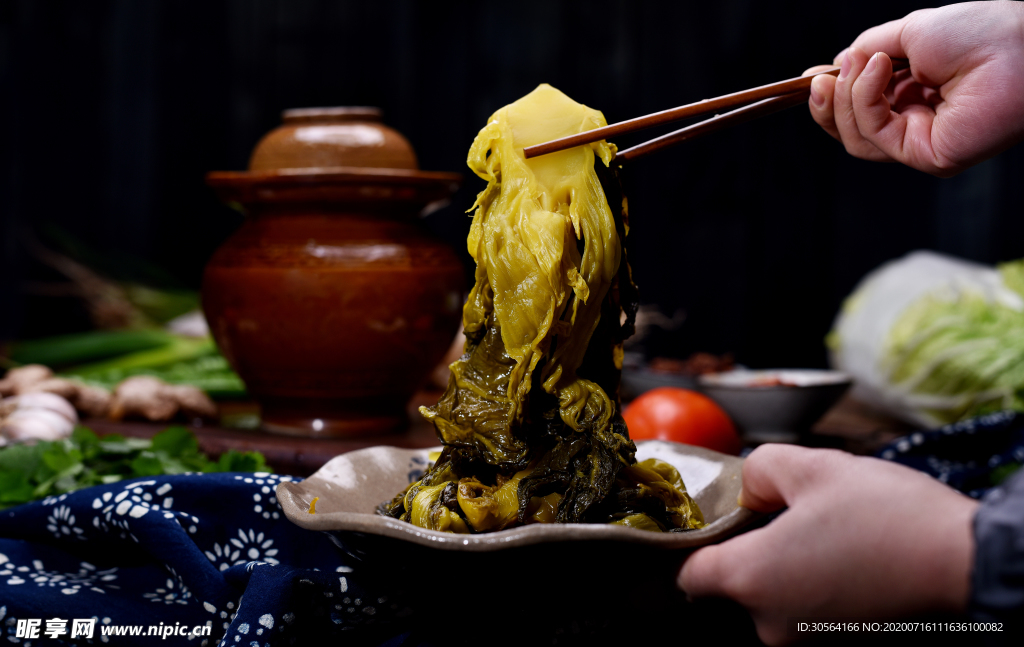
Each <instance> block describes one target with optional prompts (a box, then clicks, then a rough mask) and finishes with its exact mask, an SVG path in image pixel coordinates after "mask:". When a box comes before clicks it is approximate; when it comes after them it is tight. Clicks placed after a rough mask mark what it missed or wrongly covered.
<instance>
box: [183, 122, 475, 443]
mask: <svg viewBox="0 0 1024 647" xmlns="http://www.w3.org/2000/svg"><path fill="white" fill-rule="evenodd" d="M317 110H320V111H321V112H322V114H320V115H319V116H317ZM289 114H292V115H295V114H298V115H299V117H298V118H294V119H289ZM353 125H356V126H359V128H360V129H363V130H362V132H361V133H358V132H357V135H355V136H352V134H351V133H352V131H351V129H349V132H348V133H347V134H346V132H345V130H346V128H347V127H350V126H353ZM310 128H313V129H319V130H318V131H317V130H314V131H313V132H312V133H309V132H307V133H305V134H304V133H303V132H302V130H303V129H310ZM332 129H333V132H332ZM374 129H378V130H379V131H380V137H375V136H374V135H373V134H372V131H373V130H374ZM279 131H280V132H279ZM289 141H291V142H292V144H293V145H289V143H288V142H289ZM296 141H298V142H300V143H301V145H299V146H296V145H294V143H295V142H296ZM296 147H297V148H299V149H305V153H303V152H302V151H301V150H300V151H296V150H295V148H296ZM403 148H404V150H403ZM346 149H347V150H346ZM306 158H312V159H313V161H312V162H309V164H310V165H308V166H301V164H303V163H304V162H303V160H304V159H306ZM403 160H404V161H403ZM385 163H390V164H406V165H407V166H406V167H399V168H394V167H392V168H387V167H378V166H369V164H385ZM278 164H288V166H285V167H280V166H277V167H275V165H278ZM317 164H321V165H322V164H330V166H317ZM346 164H350V165H348V166H346ZM410 165H411V168H410V167H409V166H410ZM251 166H252V167H253V168H252V169H251V170H250V171H248V172H236V173H231V172H218V173H211V174H210V175H209V176H208V183H209V184H210V185H211V186H212V187H214V189H215V190H216V191H217V192H218V193H219V194H220V196H221V198H222V199H224V200H225V201H228V202H230V203H235V204H238V205H241V206H242V208H243V209H244V211H245V213H246V216H247V218H246V221H245V223H244V224H243V225H242V227H241V228H239V230H238V231H237V232H235V234H234V235H232V236H231V237H230V238H229V239H228V240H227V242H225V243H224V245H223V246H221V247H220V249H218V250H217V251H216V253H215V254H214V255H213V257H212V258H211V260H210V262H209V264H208V265H207V267H206V272H205V275H204V278H203V289H202V298H203V309H204V312H205V314H206V318H207V321H208V322H209V324H210V329H211V331H212V333H213V336H214V338H215V339H216V341H217V343H218V345H219V346H220V349H221V351H222V352H223V353H224V355H225V356H226V357H227V358H228V360H229V361H230V362H231V365H232V366H233V367H234V368H235V370H236V371H237V372H238V374H239V375H240V376H241V378H242V379H243V380H244V381H245V384H246V387H247V389H248V390H249V392H250V394H251V395H252V396H253V397H254V398H255V399H256V400H257V401H258V402H259V403H260V405H261V412H262V419H263V424H264V427H265V428H266V429H268V430H270V431H276V432H281V433H289V434H296V435H303V436H341V435H355V434H366V433H374V432H386V431H394V430H396V429H400V428H402V427H403V426H404V425H406V424H407V418H406V414H405V407H406V403H407V402H408V400H409V399H410V397H411V396H412V394H413V392H414V391H415V390H416V389H417V388H418V387H419V386H420V385H421V383H422V382H423V380H424V379H425V377H426V376H427V374H428V373H429V372H430V370H431V369H432V368H433V367H434V366H435V365H436V364H437V362H439V361H440V360H441V358H442V357H443V355H444V353H445V351H446V349H447V348H448V346H449V345H450V344H451V341H452V339H453V337H454V335H455V332H456V330H457V328H458V323H459V320H460V316H461V310H462V299H463V290H464V280H463V268H462V266H461V263H460V262H459V260H458V257H457V256H456V255H455V253H454V252H453V251H452V250H451V249H449V248H448V247H447V246H446V245H445V244H443V243H441V242H440V241H438V240H435V239H434V238H432V237H431V236H429V235H428V234H427V233H426V232H425V231H424V230H423V229H422V227H421V226H420V225H419V223H418V222H417V219H418V216H419V214H420V213H421V212H422V211H423V210H424V208H426V207H427V205H428V204H431V203H436V202H438V201H441V200H446V199H447V198H449V197H450V196H451V194H452V193H453V192H454V191H455V189H456V188H457V187H458V183H459V181H460V179H461V178H460V176H459V175H457V174H452V173H430V172H424V171H418V170H416V158H415V154H414V153H413V152H412V149H411V147H410V146H409V144H408V142H406V141H405V139H404V138H403V137H401V135H399V134H398V133H396V132H395V131H393V130H391V129H387V128H386V127H384V126H382V125H381V124H380V123H379V112H374V111H372V109H365V108H360V109H338V108H331V109H305V110H303V111H289V112H286V113H285V124H284V126H283V127H282V128H281V129H278V131H274V132H272V133H270V134H269V135H268V136H267V137H265V138H264V139H263V140H262V141H261V143H260V145H259V146H257V148H256V150H255V151H254V153H253V157H252V161H251ZM256 167H259V170H256Z"/></svg>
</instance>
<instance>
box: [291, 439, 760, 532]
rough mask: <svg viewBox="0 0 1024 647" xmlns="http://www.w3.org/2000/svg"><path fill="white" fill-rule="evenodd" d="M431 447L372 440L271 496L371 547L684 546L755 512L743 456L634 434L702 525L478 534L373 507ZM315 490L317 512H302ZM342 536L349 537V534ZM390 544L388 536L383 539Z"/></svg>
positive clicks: (417, 467)
mask: <svg viewBox="0 0 1024 647" xmlns="http://www.w3.org/2000/svg"><path fill="white" fill-rule="evenodd" d="M431 451H435V450H429V449H399V448H396V447H372V448H369V449H362V450H358V451H354V452H349V453H347V454H342V455H341V456H338V457H336V458H334V459H333V460H331V461H330V462H328V463H327V464H326V465H324V466H323V467H322V468H320V470H319V471H318V472H316V473H315V474H314V475H313V476H311V477H309V478H308V479H306V480H305V481H302V482H300V483H290V482H284V483H281V484H280V485H278V487H277V498H278V500H279V501H280V502H281V505H282V507H283V508H284V513H285V515H287V516H288V519H290V520H291V521H292V522H293V523H295V524H297V525H299V526H302V527H303V528H307V529H309V530H320V531H325V532H330V533H333V534H336V535H337V536H338V537H339V538H341V539H343V540H344V539H345V538H346V537H347V538H348V539H353V538H357V539H359V540H360V541H357V542H355V543H359V544H362V545H368V546H370V548H371V549H372V546H373V544H374V542H372V541H370V542H368V541H366V540H367V539H368V538H371V537H380V538H390V539H393V540H399V541H400V542H407V543H411V544H415V545H419V546H424V547H430V548H431V549H435V550H447V551H468V552H491V551H505V550H509V549H513V548H517V547H525V546H531V545H535V544H548V543H552V542H572V543H575V542H616V543H617V542H622V543H625V544H634V545H637V546H649V547H652V548H662V549H670V550H674V549H688V548H695V547H698V546H702V545H705V544H710V543H715V542H719V541H722V540H723V539H725V538H726V537H728V536H730V535H732V534H735V533H736V532H737V531H739V530H740V529H741V528H743V527H744V526H746V525H747V524H749V523H750V522H752V521H753V520H754V519H755V517H756V515H755V513H753V512H751V511H750V510H747V509H746V508H741V507H739V506H738V505H737V503H736V500H737V497H738V495H739V492H740V483H741V482H740V472H741V468H742V465H743V459H741V458H737V457H735V456H728V455H725V454H720V453H718V452H714V451H711V450H708V449H703V448H700V447H692V446H690V445H680V444H677V443H667V442H661V441H641V442H638V443H637V460H644V459H647V458H652V457H653V458H660V459H661V460H664V461H666V462H668V463H671V464H672V465H674V466H675V467H676V469H678V470H679V473H680V474H681V475H682V477H683V481H684V482H685V483H686V488H687V490H688V491H689V493H690V494H691V496H693V497H694V498H695V499H696V500H697V504H698V505H699V506H700V508H701V511H702V512H703V514H704V520H705V521H706V522H707V525H706V526H705V527H704V528H701V529H700V530H693V531H689V532H682V533H656V532H649V531H643V530H637V529H635V528H627V527H623V526H615V525H608V524H534V525H530V526H521V527H518V528H513V529H511V530H503V531H500V532H493V533H484V534H479V535H456V534H451V533H442V532H436V531H432V530H425V529H423V528H419V527H416V526H413V525H412V524H409V523H406V522H403V521H398V520H397V519H393V518H390V517H383V516H380V515H377V514H375V513H374V510H375V508H376V507H377V505H378V504H380V503H382V502H384V501H390V500H391V498H392V497H394V495H395V494H396V493H398V492H399V491H400V490H402V489H403V488H404V487H405V486H406V485H407V484H409V483H410V482H411V481H413V480H416V479H418V478H420V477H421V476H422V474H423V471H424V469H425V468H426V466H427V455H428V454H429V453H430V452H431ZM314 497H319V500H318V501H317V503H316V514H310V513H309V504H310V502H311V501H312V500H313V498H314ZM348 543H350V544H351V543H352V542H351V541H349V542H348ZM388 543H390V542H388Z"/></svg>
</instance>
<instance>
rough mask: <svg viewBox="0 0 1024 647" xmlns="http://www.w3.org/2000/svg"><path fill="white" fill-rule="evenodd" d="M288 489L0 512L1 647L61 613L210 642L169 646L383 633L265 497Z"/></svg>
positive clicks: (219, 481)
mask: <svg viewBox="0 0 1024 647" xmlns="http://www.w3.org/2000/svg"><path fill="white" fill-rule="evenodd" d="M293 480H300V479H293V478H291V477H287V476H286V477H281V476H276V475H271V474H267V473H250V474H239V473H233V474H225V473H211V474H204V475H198V474H195V475H184V474H182V475H171V476H156V477H143V478H139V479H135V480H132V481H120V482H117V483H110V484H107V485H100V486H96V487H95V488H91V489H88V490H81V491H79V492H74V493H70V494H67V495H58V496H54V497H49V498H47V499H45V500H43V501H39V502H36V503H30V504H27V505H25V506H19V507H17V508H11V509H8V510H4V511H2V512H0V553H2V554H3V557H0V605H2V604H6V605H7V610H8V611H7V614H6V617H2V618H0V626H2V627H3V631H0V641H2V642H4V643H5V644H6V643H7V642H8V638H9V637H11V638H14V637H16V636H14V633H13V630H12V631H10V632H8V631H7V627H6V626H3V625H6V622H7V620H8V619H9V618H10V617H11V616H16V617H17V618H18V619H20V618H22V617H26V618H31V617H35V618H42V617H43V616H46V617H47V618H52V617H54V616H55V615H56V616H58V617H59V614H58V613H56V611H54V610H57V609H59V610H62V611H63V610H64V609H65V607H64V606H62V604H67V607H66V608H67V609H68V610H69V613H70V610H71V609H72V608H81V609H85V610H87V613H86V615H92V614H93V613H96V612H100V610H101V609H103V610H104V611H102V612H100V618H99V621H100V622H103V621H104V620H106V623H107V624H110V625H120V626H123V625H147V624H154V625H156V624H160V622H163V623H165V624H172V623H177V622H179V621H180V623H181V625H182V626H184V625H186V624H189V625H191V626H201V625H204V624H209V626H210V627H211V628H212V630H213V632H212V635H211V636H208V637H205V636H204V637H196V638H195V639H193V640H191V641H187V640H184V639H183V638H182V639H180V640H179V641H175V640H171V641H170V642H169V643H168V644H172V643H174V642H178V643H179V644H190V645H192V646H193V647H211V646H212V645H215V644H218V643H219V642H221V641H224V644H229V645H251V644H252V643H253V642H256V643H257V644H259V645H260V647H264V646H265V645H266V644H267V643H270V644H273V645H277V644H288V642H289V640H290V639H292V638H297V637H300V636H304V635H310V634H308V632H309V631H310V630H312V631H314V632H320V631H321V630H322V631H323V632H324V636H325V637H328V636H333V637H334V638H342V636H344V637H345V638H343V640H348V641H349V642H351V639H353V638H355V636H356V634H358V633H359V632H360V631H362V629H363V628H364V627H366V626H367V625H369V624H374V625H377V624H379V623H380V622H381V621H382V620H385V621H388V622H391V621H393V620H390V619H392V618H395V617H396V614H397V611H396V610H395V609H394V608H392V607H391V606H389V605H382V604H380V601H381V599H384V598H382V597H381V596H380V595H370V594H368V592H367V591H366V589H365V588H363V586H362V584H363V583H362V581H361V580H359V579H352V578H358V576H357V575H356V574H355V573H354V572H353V569H352V568H351V567H349V566H348V565H347V564H346V562H345V561H344V560H345V559H346V558H345V555H346V553H345V552H344V550H342V551H339V550H338V549H337V548H336V547H335V545H334V544H333V543H332V541H331V539H330V538H329V537H328V536H327V535H324V534H322V533H312V532H309V531H307V530H303V529H301V528H299V527H298V526H295V525H293V524H291V523H290V522H288V521H287V519H286V518H285V515H284V513H283V511H282V510H281V506H280V503H279V502H278V500H277V496H276V491H275V489H276V487H277V486H278V485H279V484H280V483H281V482H282V481H293ZM172 521H173V523H172ZM76 528H78V529H80V530H82V531H83V532H76V530H75V529H76ZM79 536H81V537H83V538H84V539H86V541H82V540H79V539H78V537H79ZM118 536H120V537H122V538H125V539H126V541H125V542H123V543H121V542H118V541H117V538H118ZM58 538H59V539H58ZM90 562H91V563H90ZM44 564H45V567H44ZM92 564H100V565H101V566H100V567H98V568H97V567H95V566H92ZM111 567H113V568H111ZM118 569H120V570H118ZM62 589H67V591H66V592H65V591H62ZM97 589H98V590H97ZM11 600H13V601H15V606H14V607H12V606H11V603H10V602H9V601H11ZM371 600H372V602H371ZM65 601H67V603H65ZM243 603H244V604H243ZM389 604H390V600H389ZM12 609H13V611H12ZM93 609H95V611H93ZM107 609H109V611H107ZM46 614H49V615H48V616H47V615H46ZM382 615H383V616H384V618H382V617H381V616H382ZM318 623H322V624H319V626H318V627H316V625H317V624H318ZM310 627H314V628H313V629H310ZM340 632H344V633H340ZM374 635H376V634H374ZM236 637H237V638H238V641H237V642H236V641H235V639H236ZM108 640H110V642H111V643H113V642H117V640H118V639H117V638H113V639H110V638H108ZM10 642H14V641H10ZM25 642H26V641H24V640H23V641H22V642H21V643H19V644H24V643H25ZM31 642H32V643H34V644H37V645H41V644H42V642H46V641H37V640H32V641H31ZM93 642H94V643H95V644H101V643H102V642H103V636H100V635H98V636H96V637H95V638H94V639H93ZM355 642H356V643H359V640H358V639H355ZM53 643H54V644H57V643H59V640H54V641H53Z"/></svg>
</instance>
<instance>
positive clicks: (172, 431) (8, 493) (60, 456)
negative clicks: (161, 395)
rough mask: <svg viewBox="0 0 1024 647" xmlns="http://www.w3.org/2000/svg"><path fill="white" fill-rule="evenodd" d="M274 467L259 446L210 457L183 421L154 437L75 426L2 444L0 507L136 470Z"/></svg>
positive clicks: (124, 476) (173, 471) (151, 472)
mask: <svg viewBox="0 0 1024 647" xmlns="http://www.w3.org/2000/svg"><path fill="white" fill-rule="evenodd" d="M270 471H272V470H271V469H270V468H269V467H267V464H266V460H265V459H264V458H263V454H260V453H259V452H238V451H235V450H233V449H232V450H229V451H227V452H225V453H224V454H221V456H220V458H219V459H218V460H216V461H213V460H210V459H209V458H208V457H207V456H206V455H205V454H203V453H202V452H201V451H199V443H198V442H197V441H196V437H195V434H193V433H192V432H191V431H189V430H188V429H186V428H185V427H169V428H167V429H165V430H164V431H161V432H160V433H158V434H157V435H155V436H153V437H152V438H150V439H146V438H125V437H124V436H121V435H119V434H110V435H106V436H103V437H99V436H97V435H96V434H95V433H94V432H93V431H92V430H91V429H88V428H86V427H77V428H76V429H75V431H74V432H73V433H72V434H71V438H69V439H66V440H58V441H53V442H39V443H36V444H35V445H11V446H9V447H4V448H3V449H0V510H2V509H4V508H9V507H11V506H15V505H20V504H22V503H28V502H29V501H34V500H36V499H41V498H43V497H45V496H49V495H54V494H63V493H65V492H73V491H75V490H79V489H81V488H85V487H89V486H92V485H100V484H104V483H113V482H114V481H120V480H121V479H129V478H134V477H137V476H157V475H160V474H182V473H184V472H270Z"/></svg>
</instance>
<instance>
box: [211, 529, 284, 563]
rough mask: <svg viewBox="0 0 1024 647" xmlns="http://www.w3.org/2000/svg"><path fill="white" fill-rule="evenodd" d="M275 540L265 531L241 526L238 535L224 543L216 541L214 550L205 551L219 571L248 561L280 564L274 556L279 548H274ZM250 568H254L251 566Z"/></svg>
mask: <svg viewBox="0 0 1024 647" xmlns="http://www.w3.org/2000/svg"><path fill="white" fill-rule="evenodd" d="M273 545H274V540H273V539H270V538H269V537H267V536H266V534H265V533H262V532H260V533H257V532H256V531H255V530H253V529H252V528H249V532H248V533H246V531H244V530H242V529H241V528H239V530H238V537H237V538H236V537H231V538H229V539H228V540H227V541H225V542H224V544H223V545H221V544H218V543H216V542H214V544H213V550H212V551H210V550H207V551H204V553H205V555H206V558H207V559H209V560H210V561H211V562H213V564H214V565H215V566H216V567H217V570H219V571H226V570H228V569H229V568H231V567H232V566H234V565H235V564H245V563H246V562H264V563H267V564H279V563H280V562H278V560H277V559H276V558H275V557H274V556H275V555H277V553H278V550H277V549H276V548H273ZM248 570H250V571H251V570H252V568H251V567H250V568H249V569H248Z"/></svg>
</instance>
